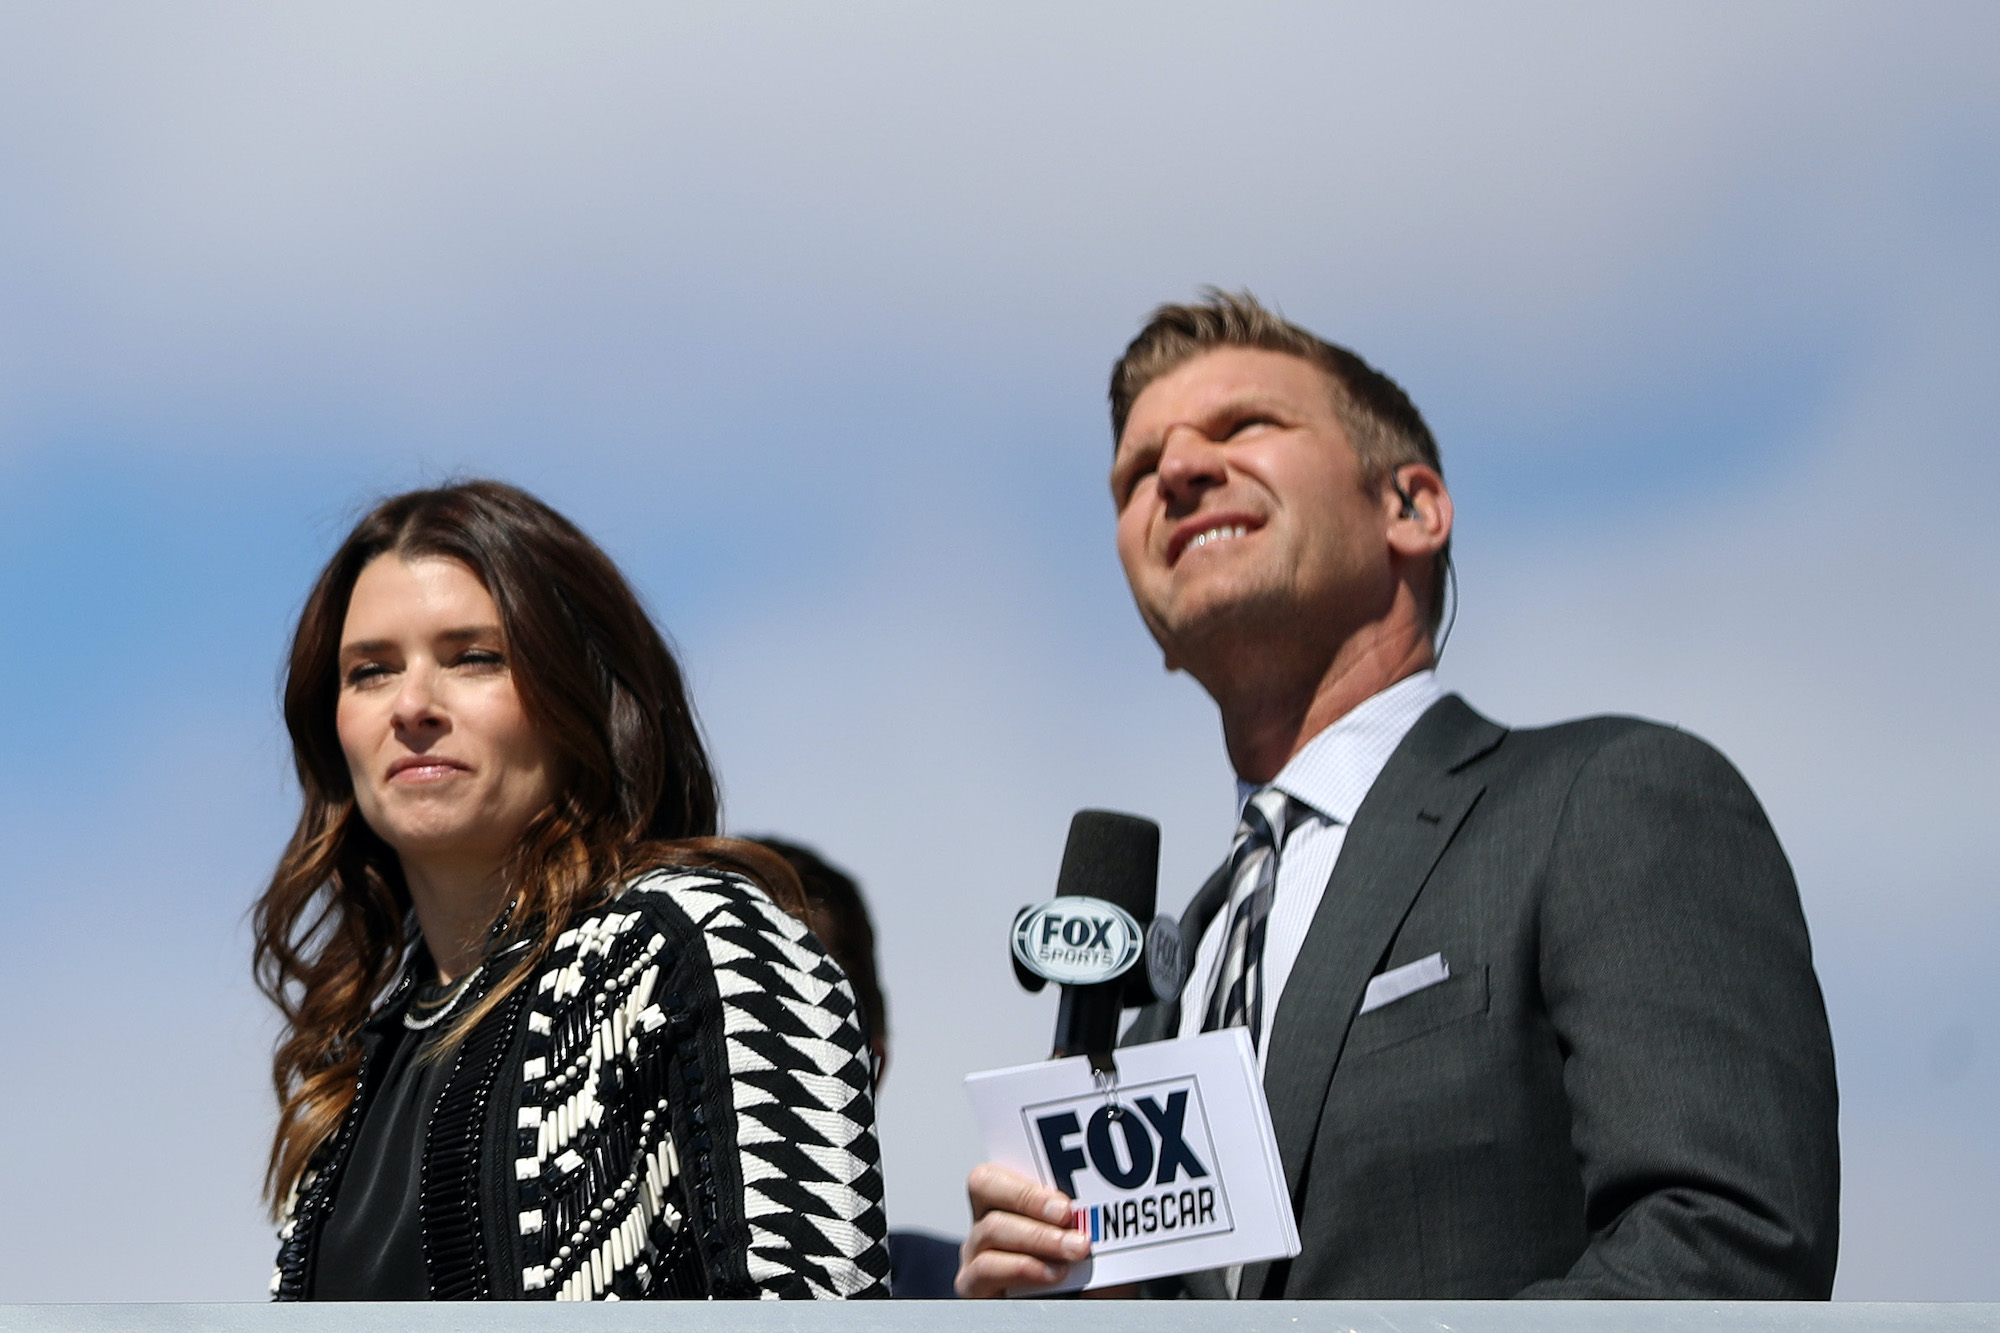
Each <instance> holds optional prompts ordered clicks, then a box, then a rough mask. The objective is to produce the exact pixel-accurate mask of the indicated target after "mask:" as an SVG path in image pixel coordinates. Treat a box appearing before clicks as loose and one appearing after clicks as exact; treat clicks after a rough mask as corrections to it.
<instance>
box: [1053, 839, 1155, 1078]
mask: <svg viewBox="0 0 2000 1333" xmlns="http://www.w3.org/2000/svg"><path fill="white" fill-rule="evenodd" d="M1159 878H1160V826H1159V825H1158V824H1155V823H1154V822H1153V821H1152V820H1150V819H1142V818H1140V817H1139V816H1137V815H1125V814H1119V813H1118V812H1116V811H1113V810H1079V811H1077V813H1076V816H1075V818H1073V819H1072V820H1071V821H1070V826H1069V842H1068V844H1067V845H1066V846H1065V847H1064V848H1063V859H1062V872H1061V874H1060V875H1059V876H1058V877H1057V879H1056V896H1055V897H1054V898H1052V899H1050V900H1049V901H1048V902H1045V903H1042V904H1040V905H1039V906H1035V907H1024V908H1022V909H1021V910H1020V912H1019V913H1017V914H1016V915H1015V917H1014V932H1013V955H1014V975H1015V977H1016V978H1017V979H1018V980H1019V981H1020V983H1021V985H1022V986H1023V987H1025V988H1026V989H1027V990H1029V991H1039V990H1040V989H1041V988H1042V986H1043V984H1044V982H1045V981H1055V982H1057V983H1059V984H1060V985H1061V987H1062V1003H1061V1005H1060V1007H1059V1008H1058V1009H1057V1011H1056V1031H1055V1049H1054V1056H1053V1058H1057V1059H1060V1058H1062V1057H1064V1056H1070V1055H1085V1056H1089V1057H1090V1062H1091V1066H1092V1067H1093V1068H1095V1069H1099V1070H1110V1069H1112V1068H1114V1067H1115V1066H1114V1065H1113V1063H1112V1059H1111V1050H1112V1047H1113V1046H1114V1045H1116V1044H1117V1040H1118V1016H1119V1014H1120V1013H1121V1012H1123V1011H1124V1010H1125V1009H1127V1008H1131V1007H1134V1006H1137V1005H1143V1004H1151V1003H1153V1002H1154V1001H1155V1000H1162V999H1166V998H1168V997H1170V996H1172V995H1176V994H1178V993H1179V991H1180V985H1181V977H1182V974H1183V970H1184V968H1183V962H1182V958H1181V947H1180V946H1181V939H1180V928H1179V924H1178V923H1177V922H1175V921H1174V920H1173V918H1171V917H1156V916H1155V915H1154V910H1153V909H1154V905H1155V899H1156V898H1157V896H1158V892H1159Z"/></svg>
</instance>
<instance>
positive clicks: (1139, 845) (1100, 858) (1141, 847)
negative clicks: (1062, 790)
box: [1056, 810, 1160, 930]
mask: <svg viewBox="0 0 2000 1333" xmlns="http://www.w3.org/2000/svg"><path fill="white" fill-rule="evenodd" d="M1159 887H1160V826H1159V825H1158V824H1155V823H1154V822H1153V821H1152V820H1150V819H1141V818H1140V817H1139V816H1138V815H1122V814H1119V813H1118V812H1117V811H1115V810H1079V811H1077V812H1076V817H1075V818H1073V819H1071V820H1070V822H1069V842H1068V844H1067V845H1066V846H1064V848H1063V859H1062V874H1061V875H1059V876H1058V877H1057V879H1056V893H1057V895H1058V896H1062V895H1068V894H1080V895H1083V896H1084V897H1089V898H1102V899H1103V900H1104V901H1106V902H1108V903H1115V904H1116V905H1118V906H1119V907H1122V908H1124V909H1125V910H1126V911H1128V912H1130V913H1131V914H1132V915H1133V917H1135V918H1136V919H1137V920H1138V922H1139V928H1140V929H1141V930H1144V929H1145V928H1146V923H1147V922H1149V921H1151V920H1152V919H1153V907H1154V902H1155V899H1157V898H1158V896H1159Z"/></svg>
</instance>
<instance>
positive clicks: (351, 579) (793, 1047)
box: [255, 482, 888, 1300]
mask: <svg viewBox="0 0 2000 1333" xmlns="http://www.w3.org/2000/svg"><path fill="white" fill-rule="evenodd" d="M285 722H286V725H287V727H288V728H289V730H290V732H291V737H292V745H293V751H294V758H295V762H296V766H297V769H298V776H299V784H300V787H301V788H302V790H303V793H304V798H305V800H304V809H303V811H302V812H301V814H300V816H299V825H298V829H297V831H296V832H295V833H294V834H293V835H292V839H291V842H290V844H289V845H288V846H287V848H286V850H285V854H284V858H283V859H282V860H281V861H280V863H279V865H278V868H277V871H276V873H275V874H274V875H273V876H272V878H271V885H270V888H269V889H268V890H267V891H266V892H265V894H264V897H263V898H262V900H261V901H260V902H259V903H258V905H257V909H256V921H255V925H256V936H257V957H256V961H257V974H258V979H259V982H260V984H261V985H262V987H263V988H264V990H265V992H266V994H268V995H269V996H270V997H271V998H272V1000H273V1001H274V1002H275V1003H276V1004H277V1005H278V1007H279V1008H280V1009H281V1010H282V1011H283V1013H284V1016H285V1020H286V1030H285V1033H284V1036H283V1038H282V1040H281V1041H280V1044H279V1046H278V1050H277V1055H276V1058H275V1061H274V1068H273V1071H272V1076H273V1080H274V1082H275V1084H276V1087H277V1092H278V1098H279V1102H280V1114H279V1121H278V1132H277V1139H276V1142H275V1144H274V1145H273V1147H272V1150H271V1160H270V1169H269V1177H268V1185H269V1187H270V1189H271V1192H272V1197H273V1198H274V1199H280V1200H282V1201H283V1202H282V1204H281V1205H279V1212H280V1213H281V1214H282V1218H283V1226H282V1229H281V1231H280V1233H279V1235H280V1248H279V1253H278V1271H277V1274H276V1276H275V1277H274V1279H273V1283H272V1288H273V1291H274V1293H275V1294H276V1296H277V1297H278V1298H279V1299H281V1300H307V1299H320V1300H340V1299H350V1300H366V1299H376V1300H391V1299H424V1298H427V1297H428V1298H434V1299H452V1298H498V1299H507V1298H528V1299H550V1298H554V1299H591V1298H595V1297H602V1298H606V1299H614V1298H615V1299H631V1298H635V1297H663V1296H664V1297H675V1296H695V1297H703V1296H718V1297H733V1296H744V1297H749V1296H767V1297H768V1296H780V1297H806V1296H816V1297H832V1296H859V1295H870V1296H875V1295H885V1294H886V1286H885V1280H886V1277H887V1274H888V1256H887V1253H886V1250H885V1249H884V1246H883V1243H882V1242H883V1231H884V1224H883V1218H882V1210H881V1198H882V1190H881V1175H880V1170H879V1164H878V1161H877V1157H876V1147H875V1138H874V1129H873V1108H872V1104H871V1102H870V1093H869V1077H868V1061H867V1050H866V1046H865V1038H864V1036H863V1033H862V1029H861V1026H860V1024H859V1023H858V1021H857V1019H856V1010H855V1004H854V998H853V993H852V991H851V990H850V989H849V987H848V985H847V983H846V981H845V980H844V979H843V978H842V977H841V974H840V972H839V970H838V969H837V968H836V967H835V966H834V965H833V964H832V963H830V962H829V961H828V960H827V958H826V957H825V955H824V954H823V953H822V952H821V951H820V949H819V948H818V946H817V945H816V944H815V943H814V942H813V940H812V937H811V935H810V934H809V933H808V932H807V930H806V929H805V927H804V926H803V925H801V924H800V922H799V920H798V919H796V917H795V916H794V915H790V914H788V913H787V911H785V910H781V907H780V904H781V903H782V904H783V905H784V907H785V908H790V909H793V910H794V911H797V910H798V909H800V908H801V907H802V905H803V904H802V902H801V899H800V895H799V890H798V884H797V880H796V878H795V877H794V876H793V875H792V873H791V871H790V870H789V868H788V867H787V866H786V865H785V864H784V863H783V862H782V861H781V860H779V859H778V858H776V857H775V856H773V855H771V854H770V853H768V852H765V851H763V849H761V848H757V847H755V846H753V845H751V844H748V843H742V842H736V841H731V840H726V839H721V838H717V837H714V836H713V835H714V832H715V827H716V813H717V796H716V787H715V779H714V777H713V775H712V774H711V772H710V770H709V766H708V760H707V757H706V756H705V755H704V754H703V752H702V747H701V741H700V738H699V735H698V734H697V730H696V726H695V721H694V716H693V714H692V712H691V711H690V709H689V706H688V701H687V696H686V693H685V690H684V689H683V686H682V683H681V675H680V671H679V669H678V668H677V667H676V665H675V663H674V659H673V657H672V655H671V654H670V653H669V652H668V650H667V647H666V645H665V644H664V643H663V642H662V641H661V638H660V635H659V633H658V632H657V631H656V630H655V629H654V628H653V626H652V624H651V622H650V621H649V620H648V619H647V617H646V614H645V612H644V610H643V609H642V608H641V607H640V605H639V602H638V599H637V598H636V597H635V596H634V595H633V593H632V591H631V589H630V588H629V587H628V586H627V585H626V583H625V581H624V579H623V578H622V577H621V576H620V575H619V573H618V571H617V569H616V568H615V567H614V566H613V565H612V563H611V561H610V560H609V559H608V558H607V557H606V556H605V555H604V553H603V552H601V551H600V550H598V549H597V547H596V546H595V545H593V544H592V543H591V542H590V540H589V539H588V538H586V537H585V536H584V535H583V534H582V533H581V532H579V531H578V530H577V529H576V528H575V527H573V526H572V525H571V524H570V523H569V522H568V521H566V520H565V519H563V518H562V517H561V516H560V515H558V514H556V513H555V512H554V511H552V510H550V509H549V508H548V507H547V506H546V505H544V504H542V503H541V502H540V501H538V500H536V499H534V498H533V497H532V496H529V495H527V494H525V493H523V492H521V491H519V490H516V489H514V488H512V487H509V486H503V485H500V484H498V483H494V482H468V483H465V484H462V485H455V486H447V487H444V488H442V489H438V490H426V491H415V492H412V493H410V494H408V495H402V496H398V497H396V498H395V499H392V500H389V501H387V502H385V503H384V504H382V505H381V506H380V507H378V508H377V509H376V510H375V511H374V512H373V513H371V514H369V515H368V516H367V517H366V518H364V519H363V520H362V521H361V523H360V524H359V526H357V527H356V528H355V530H354V532H353V533H352V534H351V535H349V537H348V538H347V540H346V541H345V542H344V543H343V544H342V545H341V547H340V549H339V551H338V552H336V553H335V555H334V557H333V559H332V561H331V562H330V563H329V564H328V565H327V567H326V569H325V571H324V572H322V573H321V575H320V577H319V581H318V583H317V584H316V585H315V586H314V588H313V590H312V593H311V595H310V596H309V597H308V598H307V601H306V605H305V610H304V612H303V613H302V614H301V616H300V619H299V626H298V631H297V634H296V635H295V637H294V639H293V643H292V652H291V660H290V668H289V675H288V677H287V680H286V685H285Z"/></svg>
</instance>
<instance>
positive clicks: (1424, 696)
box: [1236, 670, 1444, 824]
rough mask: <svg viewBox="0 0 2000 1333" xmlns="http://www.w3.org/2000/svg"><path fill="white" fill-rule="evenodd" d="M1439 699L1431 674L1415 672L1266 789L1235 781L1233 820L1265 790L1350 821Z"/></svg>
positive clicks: (1352, 715)
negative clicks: (1270, 787) (1251, 800)
mask: <svg viewBox="0 0 2000 1333" xmlns="http://www.w3.org/2000/svg"><path fill="white" fill-rule="evenodd" d="M1442 698H1444V690H1443V688H1442V687H1441V686H1439V685H1438V683H1437V673H1436V672H1435V671H1428V670H1427V671H1419V672H1417V673H1416V674H1415V675H1413V676H1405V677H1404V678H1403V679H1401V680H1399V681H1397V682H1396V683H1395V684H1394V685H1391V686H1390V687H1389V688H1388V689H1386V690H1383V691H1382V692H1381V693H1379V694H1375V695H1371V696H1370V697H1369V698H1367V699H1364V700H1363V701H1362V702H1361V703H1360V704H1359V705H1357V706H1356V707H1354V708H1353V709H1350V710H1349V711H1348V712H1347V714H1346V715H1345V716H1343V717H1341V718H1340V719H1339V720H1338V721H1336V722H1335V723H1334V724H1333V725H1332V726H1330V727H1328V728H1326V729H1325V730H1324V731H1322V732H1320V733H1319V735H1317V736H1315V737H1313V738H1312V739H1311V740H1309V741H1307V742H1306V744H1305V748H1304V749H1302V750H1300V751H1299V752H1298V753H1297V754H1295V755H1293V756H1292V757H1291V759H1290V761H1289V762H1287V763H1286V764H1285V766H1284V767H1283V768H1281V769H1279V770H1278V776H1277V777H1275V778H1273V779H1271V781H1270V783H1269V784H1264V783H1257V782H1245V781H1243V780H1242V779H1241V778H1239V779H1237V782H1236V815H1237V818H1238V819H1241V818H1242V816H1243V807H1244V805H1245V804H1246V803H1247V802H1248V801H1249V800H1250V798H1251V797H1252V796H1254V795H1256V794H1257V792H1258V791H1259V790H1260V789H1261V788H1262V787H1264V786H1265V785H1269V786H1273V787H1276V788H1278V789H1279V790H1281V791H1283V792H1284V793H1285V794H1286V795H1287V796H1290V797H1291V798H1292V799H1294V800H1296V801H1302V802H1304V803H1305V804H1306V805H1309V806H1311V807H1312V808H1313V809H1314V810H1316V811H1317V812H1319V813H1320V814H1321V815H1323V816H1325V817H1326V818H1328V819H1331V820H1333V821H1334V822H1335V823H1337V824H1351V823H1353V822H1354V815H1355V812H1356V811H1358V810H1359V809H1360V808H1361V802H1362V800H1363V798H1365V797H1366V796H1367V795H1368V789H1369V788H1370V787H1372V786H1374V785H1375V779H1376V778H1377V777H1379V776H1381V773H1382V768H1383V766H1384V765H1385V764H1387V763H1388V762H1389V756H1390V755H1392V754H1394V753H1395V752H1396V747H1397V746H1398V745H1401V744H1402V743H1403V737H1404V736H1406V735H1408V734H1409V731H1410V728H1411V727H1414V726H1415V725H1417V719H1418V718H1420V717H1422V716H1423V715H1424V714H1425V713H1426V712H1427V711H1429V709H1430V706H1431V705H1432V704H1434V703H1436V702H1437V701H1438V700H1440V699H1442Z"/></svg>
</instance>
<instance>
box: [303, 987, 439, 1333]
mask: <svg viewBox="0 0 2000 1333" xmlns="http://www.w3.org/2000/svg"><path fill="white" fill-rule="evenodd" d="M459 989H460V988H458V987H452V986H440V985H436V984H431V985H426V986H419V987H418V988H417V990H416V993H415V994H414V995H412V996H411V997H410V1005H409V1008H408V1009H407V1010H406V1011H405V1013H407V1014H408V1015H409V1021H410V1022H413V1023H426V1024H428V1026H426V1027H424V1028H422V1029H420V1030H416V1029H411V1028H409V1027H407V1026H406V1025H405V1022H404V1020H403V1018H402V1017H401V1016H398V1017H396V1018H395V1019H393V1020H392V1021H391V1022H390V1023H388V1024H386V1025H385V1026H384V1030H383V1033H382V1040H381V1045H379V1046H377V1047H376V1049H375V1056H374V1061H375V1068H376V1070H377V1071H379V1072H377V1073H375V1074H374V1075H373V1076H372V1077H370V1078H369V1080H368V1082H369V1085H370V1087H369V1093H368V1097H369V1101H368V1105H367V1107H366V1108H364V1109H363V1111H362V1117H361V1127H360V1130H359V1131H358V1132H357V1133H356V1135H355V1139H354V1153H353V1156H352V1157H350V1158H349V1159H348V1163H347V1167H346V1169H345V1170H344V1171H343V1172H342V1173H341V1180H340V1188H339V1190H338V1191H337V1192H336V1193H335V1195H334V1199H333V1211H332V1212H331V1213H329V1214H328V1216H327V1219H326V1229H325V1231H324V1232H322V1233H321V1240H320V1246H321V1248H320V1252H319V1257H318V1260H317V1262H316V1263H315V1264H314V1266H313V1293H312V1294H313V1299H315V1300H322V1301H422V1300H428V1299H430V1274H429V1272H428V1271H427V1270H426V1269H425V1266H424V1230H423V1212H422V1191H423V1178H424V1176H423V1163H424V1141H425V1137H426V1131H427V1130H428V1129H429V1128H430V1122H431V1112H432V1111H433V1110H435V1109H436V1107H437V1102H438V1097H439V1096H440V1095H441V1094H442V1093H443V1092H444V1087H445V1084H446V1083H447V1082H448V1081H449V1080H450V1078H451V1068H452V1063H453V1060H452V1057H451V1056H450V1055H446V1056H445V1057H444V1058H443V1059H435V1058H433V1059H420V1058H419V1057H420V1056H421V1055H422V1054H423V1053H424V1052H426V1051H430V1050H432V1049H433V1048H434V1047H435V1046H436V1045H437V1043H438V1039H439V1038H440V1037H442V1036H443V1035H444V1034H446V1033H447V1032H449V1031H451V1029H452V1027H453V1022H452V1020H451V1018H450V1017H449V1016H448V1015H447V1014H446V1012H445V1011H446V1010H449V1009H450V1008H452V1007H453V1006H452V1001H454V1000H456V999H457V998H458V991H459Z"/></svg>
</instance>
